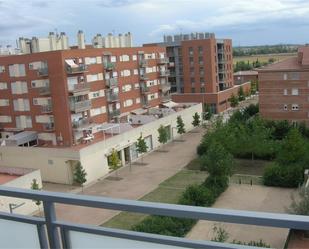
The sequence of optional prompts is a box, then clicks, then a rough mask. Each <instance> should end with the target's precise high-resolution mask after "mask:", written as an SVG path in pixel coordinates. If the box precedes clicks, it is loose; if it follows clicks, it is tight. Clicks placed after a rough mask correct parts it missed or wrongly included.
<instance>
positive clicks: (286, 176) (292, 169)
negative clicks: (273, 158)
mask: <svg viewBox="0 0 309 249" xmlns="http://www.w3.org/2000/svg"><path fill="white" fill-rule="evenodd" d="M303 170H304V169H303V167H302V166H300V165H296V164H292V165H288V166H280V165H278V164H276V163H272V164H270V165H269V166H267V167H266V168H265V170H264V173H263V182H264V185H266V186H277V187H289V188H295V187H298V186H299V185H301V184H302V183H303V181H304V175H303V174H304V172H303Z"/></svg>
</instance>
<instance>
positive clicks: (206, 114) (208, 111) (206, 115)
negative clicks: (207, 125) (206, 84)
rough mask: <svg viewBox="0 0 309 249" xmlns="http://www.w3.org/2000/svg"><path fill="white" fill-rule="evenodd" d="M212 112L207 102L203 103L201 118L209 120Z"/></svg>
mask: <svg viewBox="0 0 309 249" xmlns="http://www.w3.org/2000/svg"><path fill="white" fill-rule="evenodd" d="M212 115H213V113H212V111H211V108H210V106H209V105H208V104H204V113H203V120H210V119H211V117H212Z"/></svg>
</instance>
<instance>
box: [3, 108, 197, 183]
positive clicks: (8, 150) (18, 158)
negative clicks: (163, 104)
mask: <svg viewBox="0 0 309 249" xmlns="http://www.w3.org/2000/svg"><path fill="white" fill-rule="evenodd" d="M187 106H188V104H187ZM195 112H198V113H199V114H201V112H202V105H201V104H195V105H193V106H191V107H188V108H186V109H183V110H181V111H178V112H176V113H173V114H171V115H168V116H166V117H163V118H160V119H158V120H156V121H154V122H151V123H148V124H145V125H142V126H139V127H137V128H134V129H132V130H129V131H127V132H124V133H123V134H119V135H115V136H113V137H110V138H108V139H105V140H102V141H100V142H97V143H94V144H90V145H88V146H86V147H84V148H82V149H80V150H78V149H76V150H74V149H73V148H72V149H64V148H58V149H56V148H40V147H6V146H2V147H0V166H1V165H2V166H8V167H19V168H20V167H22V168H35V169H40V170H41V174H42V179H43V181H47V182H54V183H62V184H72V183H73V169H74V166H75V163H76V162H77V161H80V162H81V164H82V166H83V167H84V169H85V170H86V172H87V183H89V182H91V181H94V180H97V179H98V178H100V177H103V176H104V175H106V174H107V173H108V172H109V168H108V163H107V155H108V154H109V153H110V151H111V150H112V149H113V148H115V149H117V150H118V151H121V150H122V149H123V148H125V147H128V146H130V145H132V144H133V143H135V142H136V140H137V138H138V137H139V136H140V135H141V134H142V136H143V137H147V136H149V135H152V144H153V148H157V147H158V146H160V144H159V142H158V140H157V138H158V131H157V130H158V128H159V127H160V125H161V124H162V125H164V126H168V125H170V126H171V127H176V118H177V116H181V117H182V119H183V121H184V123H185V128H186V130H187V131H189V130H191V129H192V128H193V126H192V124H191V123H192V121H193V117H192V116H193V114H194V113H195ZM172 130H173V133H174V137H177V134H176V129H172ZM122 153H123V152H122Z"/></svg>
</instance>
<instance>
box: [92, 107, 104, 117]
mask: <svg viewBox="0 0 309 249" xmlns="http://www.w3.org/2000/svg"><path fill="white" fill-rule="evenodd" d="M103 113H106V106H101V107H98V108H94V109H90V116H91V117H93V116H97V115H100V114H103Z"/></svg>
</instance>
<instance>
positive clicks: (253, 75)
mask: <svg viewBox="0 0 309 249" xmlns="http://www.w3.org/2000/svg"><path fill="white" fill-rule="evenodd" d="M257 80H258V72H257V71H253V70H248V71H239V72H236V73H234V84H235V85H241V84H243V83H245V82H248V81H257Z"/></svg>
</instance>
